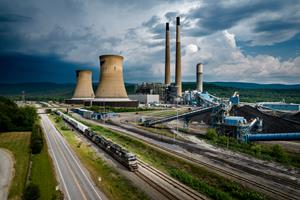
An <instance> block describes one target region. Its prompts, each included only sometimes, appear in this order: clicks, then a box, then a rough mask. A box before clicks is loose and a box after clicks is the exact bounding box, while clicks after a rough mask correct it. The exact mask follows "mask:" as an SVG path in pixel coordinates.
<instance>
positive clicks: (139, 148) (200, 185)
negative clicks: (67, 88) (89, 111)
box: [88, 124, 266, 200]
mask: <svg viewBox="0 0 300 200" xmlns="http://www.w3.org/2000/svg"><path fill="white" fill-rule="evenodd" d="M88 125H89V126H91V127H92V129H93V130H94V131H96V132H97V133H98V134H100V135H102V136H104V137H106V138H108V139H110V140H112V141H114V142H116V143H117V144H119V145H121V146H123V147H125V148H126V149H128V150H129V151H132V152H134V153H135V154H136V155H137V156H138V157H139V159H141V160H143V161H145V162H147V163H150V164H151V165H153V166H154V167H156V168H158V169H160V170H162V171H163V172H165V173H167V174H169V175H171V176H172V177H174V178H176V179H177V180H179V181H180V182H182V183H184V184H186V185H188V186H190V187H192V188H194V189H195V190H197V191H199V192H200V193H203V194H205V195H207V196H209V197H210V198H212V199H220V200H221V199H222V200H226V199H249V200H250V199H251V200H253V199H266V197H264V196H263V195H262V194H259V193H257V192H254V191H252V190H250V189H248V188H245V187H243V186H242V185H240V184H238V183H236V182H233V181H230V180H228V179H225V178H223V177H221V176H219V175H217V174H215V173H212V172H209V171H207V170H206V169H204V168H201V167H199V166H196V165H194V164H191V163H189V162H186V161H184V160H182V159H180V158H177V157H174V156H172V155H170V154H167V153H165V152H162V151H160V150H158V149H155V148H153V147H151V146H149V145H147V144H145V143H144V142H141V141H139V140H136V139H134V138H131V137H129V136H126V135H124V134H122V133H118V132H115V131H111V130H109V129H106V128H103V127H100V126H95V125H91V124H88Z"/></svg>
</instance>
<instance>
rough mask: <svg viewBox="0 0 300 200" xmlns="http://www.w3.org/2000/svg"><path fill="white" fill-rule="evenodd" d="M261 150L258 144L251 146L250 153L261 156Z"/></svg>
mask: <svg viewBox="0 0 300 200" xmlns="http://www.w3.org/2000/svg"><path fill="white" fill-rule="evenodd" d="M261 150H262V147H261V145H259V144H254V145H252V146H251V151H252V152H253V153H254V154H255V155H256V156H260V155H261Z"/></svg>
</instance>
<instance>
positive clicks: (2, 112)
mask: <svg viewBox="0 0 300 200" xmlns="http://www.w3.org/2000/svg"><path fill="white" fill-rule="evenodd" d="M36 119H37V113H36V109H35V108H34V107H31V106H24V107H18V106H17V104H15V103H14V102H13V101H11V100H10V99H7V98H5V97H1V96H0V132H9V131H31V130H32V124H33V123H34V122H35V121H36Z"/></svg>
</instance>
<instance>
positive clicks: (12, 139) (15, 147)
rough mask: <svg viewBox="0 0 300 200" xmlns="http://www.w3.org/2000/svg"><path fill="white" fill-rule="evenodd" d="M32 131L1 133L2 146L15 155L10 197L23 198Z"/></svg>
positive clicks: (0, 146) (0, 145) (0, 143)
mask: <svg viewBox="0 0 300 200" xmlns="http://www.w3.org/2000/svg"><path fill="white" fill-rule="evenodd" d="M29 146H30V132H6V133H0V148H5V149H7V150H9V151H10V152H12V154H13V156H14V161H15V162H14V177H13V180H12V182H11V186H10V189H9V194H8V199H17V200H19V199H21V198H22V194H23V191H24V187H25V184H26V176H27V171H28V167H29V160H30V149H29Z"/></svg>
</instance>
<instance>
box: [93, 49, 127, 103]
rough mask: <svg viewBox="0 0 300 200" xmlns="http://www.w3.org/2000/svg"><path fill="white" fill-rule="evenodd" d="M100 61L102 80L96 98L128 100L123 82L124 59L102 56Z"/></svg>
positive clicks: (115, 56)
mask: <svg viewBox="0 0 300 200" xmlns="http://www.w3.org/2000/svg"><path fill="white" fill-rule="evenodd" d="M99 59H100V71H101V72H100V80H99V85H98V88H97V91H96V98H127V99H128V96H127V92H126V89H125V85H124V80H123V59H124V58H123V57H122V56H120V55H102V56H100V57H99Z"/></svg>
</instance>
